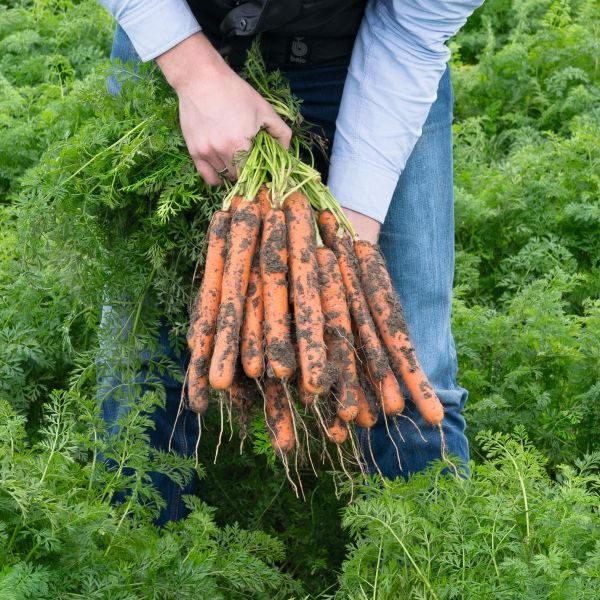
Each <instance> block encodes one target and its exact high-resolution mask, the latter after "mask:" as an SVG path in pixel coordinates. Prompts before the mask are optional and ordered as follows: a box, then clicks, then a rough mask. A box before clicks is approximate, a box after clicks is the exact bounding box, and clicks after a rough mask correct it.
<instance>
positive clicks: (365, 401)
mask: <svg viewBox="0 0 600 600" xmlns="http://www.w3.org/2000/svg"><path fill="white" fill-rule="evenodd" d="M367 387H368V384H365V388H367ZM365 388H363V387H362V386H358V387H357V388H356V396H357V399H358V414H357V415H356V418H355V419H354V422H355V423H356V424H357V425H358V426H359V427H365V428H366V429H370V428H371V427H373V425H375V423H377V414H378V408H377V401H376V399H375V396H374V395H373V391H372V390H370V389H369V390H366V391H365Z"/></svg>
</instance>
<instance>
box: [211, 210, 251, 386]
mask: <svg viewBox="0 0 600 600" xmlns="http://www.w3.org/2000/svg"><path fill="white" fill-rule="evenodd" d="M259 225H260V212H259V208H258V203H256V202H249V201H246V200H242V202H240V204H239V205H238V207H237V210H236V211H235V213H234V214H233V217H232V219H231V228H230V232H229V250H228V253H227V260H226V261H225V270H224V273H223V288H222V289H223V293H222V298H221V306H220V308H219V318H218V320H217V335H216V339H215V347H214V351H213V356H212V360H211V363H210V370H209V374H208V378H209V381H210V385H211V386H212V387H213V388H215V389H217V390H226V389H227V388H228V387H229V386H230V385H231V382H232V381H233V375H234V371H235V362H236V359H237V357H238V352H239V337H240V328H241V326H242V318H243V314H244V300H245V296H246V291H247V289H248V281H249V279H250V269H251V266H252V258H253V256H254V250H255V248H256V243H257V239H258V230H259Z"/></svg>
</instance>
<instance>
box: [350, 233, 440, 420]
mask: <svg viewBox="0 0 600 600" xmlns="http://www.w3.org/2000/svg"><path fill="white" fill-rule="evenodd" d="M354 249H355V252H356V256H357V258H358V263H359V266H360V274H361V282H362V285H363V289H364V290H365V295H366V297H367V300H368V303H369V307H370V309H371V314H372V315H373V318H374V320H375V322H376V323H377V327H378V329H379V332H380V334H381V337H382V339H383V341H384V344H385V345H386V347H387V349H388V351H389V353H390V357H391V360H392V363H393V366H394V368H395V369H396V370H397V371H398V372H399V373H400V375H401V376H402V380H403V381H404V384H405V385H406V387H407V389H408V391H409V393H410V395H411V398H412V400H413V402H414V403H415V405H416V407H417V409H418V410H419V412H420V413H421V415H422V416H423V418H424V419H425V420H426V421H427V422H428V423H430V424H432V425H437V426H440V425H441V423H442V420H443V418H444V407H443V406H442V403H441V402H440V401H439V399H438V397H437V396H436V394H435V392H434V391H433V388H432V387H431V384H430V383H429V380H428V379H427V376H426V375H425V373H424V372H423V369H422V368H421V365H420V364H419V361H418V360H417V356H416V354H415V349H414V347H413V345H412V343H411V342H410V339H409V337H408V328H407V326H406V321H405V319H404V314H403V311H402V307H401V306H400V302H399V300H398V298H397V296H396V293H395V291H394V288H393V286H392V281H391V279H390V276H389V274H388V271H387V268H386V266H385V263H384V261H383V257H382V256H381V253H380V252H379V250H378V249H377V248H376V247H375V246H374V245H373V244H370V243H369V242H365V241H357V242H354Z"/></svg>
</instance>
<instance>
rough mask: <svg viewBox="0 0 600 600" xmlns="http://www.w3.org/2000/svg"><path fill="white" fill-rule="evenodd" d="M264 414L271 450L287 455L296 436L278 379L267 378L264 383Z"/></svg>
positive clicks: (286, 400)
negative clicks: (271, 445)
mask: <svg viewBox="0 0 600 600" xmlns="http://www.w3.org/2000/svg"><path fill="white" fill-rule="evenodd" d="M265 413H266V416H267V429H268V430H269V436H270V437H271V443H272V444H273V449H274V450H275V452H277V453H278V454H281V455H285V454H288V453H289V452H290V451H291V450H292V448H293V447H294V445H295V444H296V436H295V435H294V421H293V419H292V413H291V410H290V403H289V401H288V399H287V396H286V393H285V390H284V389H283V384H282V383H281V381H279V379H274V378H272V377H267V379H266V381H265Z"/></svg>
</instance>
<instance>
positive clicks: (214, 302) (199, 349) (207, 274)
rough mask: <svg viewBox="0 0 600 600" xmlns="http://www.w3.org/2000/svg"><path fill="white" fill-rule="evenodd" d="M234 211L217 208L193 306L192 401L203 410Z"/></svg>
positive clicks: (190, 342)
mask: <svg viewBox="0 0 600 600" xmlns="http://www.w3.org/2000/svg"><path fill="white" fill-rule="evenodd" d="M230 222H231V215H230V213H228V212H225V211H217V212H216V213H215V214H214V215H213V218H212V220H211V223H210V226H209V229H208V250H207V253H206V262H205V263H204V277H203V279H202V284H201V285H200V290H199V291H198V295H197V296H196V300H195V303H194V308H193V310H192V317H191V325H190V328H189V331H188V335H187V339H188V345H189V347H190V351H191V359H190V368H189V372H188V403H189V406H190V408H191V410H193V411H195V412H197V413H199V414H203V413H204V412H205V411H206V408H207V406H208V396H209V389H208V365H209V362H210V356H211V351H212V344H213V339H214V335H215V330H216V325H217V316H218V314H219V304H220V302H221V289H222V283H223V271H224V268H225V257H226V255H227V238H228V234H229V226H230Z"/></svg>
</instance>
